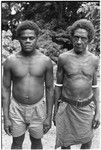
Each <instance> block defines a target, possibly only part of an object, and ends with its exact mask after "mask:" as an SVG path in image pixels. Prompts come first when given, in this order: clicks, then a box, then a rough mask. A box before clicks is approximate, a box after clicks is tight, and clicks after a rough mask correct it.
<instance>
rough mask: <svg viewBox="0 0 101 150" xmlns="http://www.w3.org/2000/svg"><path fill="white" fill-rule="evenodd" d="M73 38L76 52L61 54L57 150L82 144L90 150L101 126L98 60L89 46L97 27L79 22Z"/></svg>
mask: <svg viewBox="0 0 101 150" xmlns="http://www.w3.org/2000/svg"><path fill="white" fill-rule="evenodd" d="M71 36H72V41H73V49H72V50H70V51H68V52H66V53H63V54H61V55H60V56H59V59H58V69H57V83H56V86H55V112H54V122H55V121H56V122H55V123H56V146H55V147H56V148H57V147H60V146H61V148H62V149H70V146H71V145H76V144H82V145H81V149H90V147H91V143H92V138H93V129H96V128H98V127H99V124H100V122H99V99H98V85H97V68H98V62H99V60H98V58H97V56H95V55H94V54H92V53H90V52H89V51H88V44H89V43H90V42H91V40H92V39H93V37H94V27H93V25H92V23H91V22H90V21H88V20H86V19H81V20H78V21H76V22H75V23H74V24H73V25H72V27H71ZM59 100H60V101H59ZM58 106H59V108H58ZM94 112H95V113H94Z"/></svg>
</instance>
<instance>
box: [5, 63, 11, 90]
mask: <svg viewBox="0 0 101 150" xmlns="http://www.w3.org/2000/svg"><path fill="white" fill-rule="evenodd" d="M10 86H11V70H10V66H9V63H8V62H6V63H5V64H4V66H3V87H5V88H9V87H10Z"/></svg>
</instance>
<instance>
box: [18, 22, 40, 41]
mask: <svg viewBox="0 0 101 150" xmlns="http://www.w3.org/2000/svg"><path fill="white" fill-rule="evenodd" d="M27 29H30V30H34V31H35V34H36V36H38V34H39V32H40V28H39V27H38V25H37V24H36V23H34V22H33V21H30V20H25V21H23V22H22V23H20V24H19V25H18V27H17V29H16V37H17V38H19V37H20V34H21V32H22V31H23V30H27Z"/></svg>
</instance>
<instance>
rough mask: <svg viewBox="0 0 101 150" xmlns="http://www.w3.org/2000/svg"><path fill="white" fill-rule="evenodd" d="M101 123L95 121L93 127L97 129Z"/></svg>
mask: <svg viewBox="0 0 101 150" xmlns="http://www.w3.org/2000/svg"><path fill="white" fill-rule="evenodd" d="M99 125H100V122H99V121H94V123H93V129H97V128H98V127H99Z"/></svg>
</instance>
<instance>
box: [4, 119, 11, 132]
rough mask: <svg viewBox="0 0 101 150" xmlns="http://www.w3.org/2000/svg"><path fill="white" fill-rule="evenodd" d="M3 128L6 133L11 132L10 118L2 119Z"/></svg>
mask: <svg viewBox="0 0 101 150" xmlns="http://www.w3.org/2000/svg"><path fill="white" fill-rule="evenodd" d="M4 130H5V132H6V133H7V134H8V135H11V134H12V123H11V121H10V119H4Z"/></svg>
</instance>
